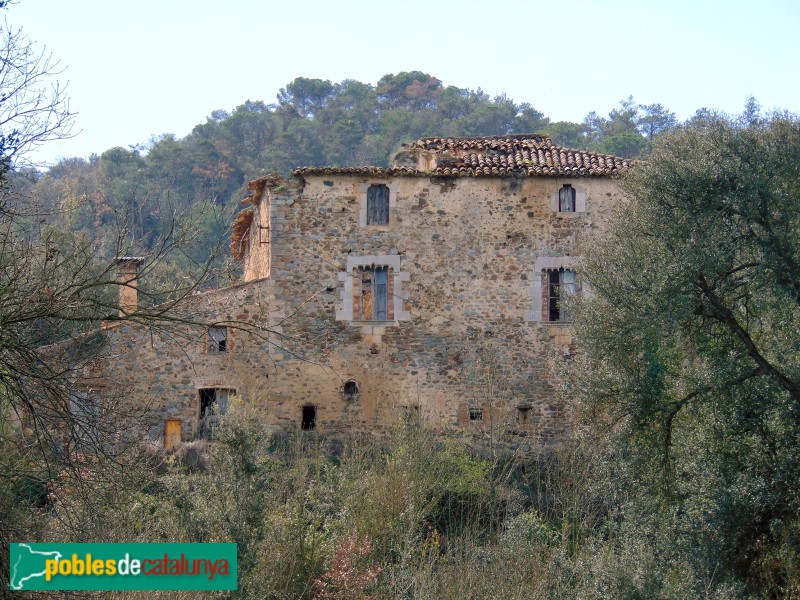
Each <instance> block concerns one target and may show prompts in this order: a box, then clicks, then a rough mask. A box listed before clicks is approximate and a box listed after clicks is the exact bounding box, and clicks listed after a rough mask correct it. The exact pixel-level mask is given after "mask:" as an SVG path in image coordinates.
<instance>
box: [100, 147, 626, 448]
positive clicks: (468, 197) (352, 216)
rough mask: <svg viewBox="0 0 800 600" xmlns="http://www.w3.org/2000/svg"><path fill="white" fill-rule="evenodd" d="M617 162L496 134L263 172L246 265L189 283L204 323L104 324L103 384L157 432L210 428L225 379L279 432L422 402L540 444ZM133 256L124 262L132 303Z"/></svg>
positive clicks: (447, 420)
mask: <svg viewBox="0 0 800 600" xmlns="http://www.w3.org/2000/svg"><path fill="white" fill-rule="evenodd" d="M627 167H628V163H627V161H626V160H624V159H621V158H617V157H612V156H607V155H602V154H595V153H590V152H583V151H578V150H570V149H565V148H559V147H557V146H555V145H553V143H552V141H551V140H550V138H549V137H548V136H546V135H507V136H498V137H482V138H447V139H444V138H427V139H422V140H419V141H417V142H415V143H413V144H409V145H407V146H406V147H405V148H404V149H403V151H402V152H401V153H400V154H399V155H398V156H397V158H396V160H395V162H394V163H393V166H391V167H388V168H378V167H349V168H322V167H305V168H299V169H297V170H295V171H294V172H293V173H292V176H291V177H290V178H289V179H288V180H286V181H283V180H282V179H281V178H279V177H278V176H268V177H263V178H261V179H257V180H255V181H253V182H251V183H250V190H251V192H252V193H251V195H250V196H249V197H248V198H247V199H246V200H245V201H244V202H245V204H246V207H245V208H244V209H243V210H242V211H241V212H240V213H239V215H238V217H237V219H236V221H235V223H234V225H233V234H232V242H231V249H232V253H233V255H234V257H236V258H237V259H240V260H242V261H243V263H244V279H243V282H242V283H240V284H237V285H234V286H231V287H227V288H222V289H217V290H212V291H210V292H206V293H203V294H199V295H197V296H194V297H192V298H191V299H190V303H191V304H192V305H193V306H194V307H195V309H197V310H202V311H204V314H205V315H206V318H210V319H211V321H210V322H213V323H215V326H213V327H210V328H208V329H205V330H202V331H200V330H196V329H194V330H190V331H187V335H186V337H185V339H184V341H182V342H180V343H176V341H175V339H174V336H166V335H162V334H161V333H160V332H158V331H155V332H154V331H152V330H150V329H148V328H147V327H145V326H143V325H136V324H135V323H126V322H122V323H119V324H115V325H113V326H109V327H108V328H106V337H107V339H108V342H109V344H110V346H111V347H112V348H113V349H114V351H113V355H114V358H113V360H105V361H104V362H103V364H102V365H101V370H102V380H103V381H104V382H105V383H104V384H103V385H102V386H99V388H100V389H99V390H98V391H99V392H100V393H103V392H104V389H110V390H115V389H116V390H125V393H126V394H128V395H129V396H130V399H131V400H132V401H136V402H139V403H141V404H142V405H146V406H148V407H149V409H150V410H149V415H150V416H149V419H150V420H149V423H150V435H151V436H153V437H157V438H164V439H165V440H166V443H167V445H168V446H171V445H172V444H174V443H176V442H177V441H179V440H181V439H182V440H191V439H195V438H197V437H198V436H200V437H202V436H209V435H213V427H214V422H215V419H216V418H217V416H218V415H219V414H221V413H224V412H225V411H226V409H227V404H228V400H229V398H230V397H231V396H232V395H234V394H236V395H239V396H241V397H243V398H244V401H245V402H248V403H253V404H254V405H256V406H258V407H259V409H260V410H261V411H262V413H263V418H264V420H265V422H267V423H269V424H271V425H274V426H276V427H279V428H282V429H285V430H298V429H306V430H311V429H313V430H316V431H319V432H322V433H329V434H333V435H336V434H337V433H342V432H345V431H352V430H360V431H364V430H381V429H382V428H386V427H388V426H391V425H392V424H393V423H396V422H397V420H398V419H401V418H402V417H403V415H404V414H407V413H408V412H409V411H413V413H414V414H418V415H419V418H420V419H421V420H422V422H423V423H424V424H425V425H426V426H428V427H430V428H432V429H434V430H462V431H464V432H466V433H470V432H473V433H480V432H483V433H486V432H487V431H490V430H492V431H494V432H496V433H497V434H498V435H499V434H509V433H511V434H520V433H521V434H524V435H526V436H527V437H528V439H529V440H531V443H533V444H539V445H543V444H547V443H549V442H551V441H553V440H556V439H558V437H559V436H560V435H561V434H562V433H563V429H564V427H565V425H566V424H567V422H568V419H569V414H568V410H566V409H565V407H563V406H559V405H558V403H557V402H556V401H555V400H554V396H553V393H552V383H553V382H552V380H551V378H552V377H553V376H554V375H553V369H552V366H553V365H554V364H555V363H557V362H559V361H563V360H565V359H568V358H569V357H570V356H571V355H572V353H573V352H574V348H573V345H572V330H571V327H570V314H569V297H570V296H571V295H572V294H576V293H580V272H579V269H578V268H577V267H578V265H579V256H578V254H577V253H578V248H579V247H580V243H581V241H582V240H583V239H585V238H586V236H587V234H590V233H595V232H598V231H599V232H602V230H603V229H604V228H606V227H607V223H608V219H609V217H610V213H611V210H612V208H613V207H614V205H615V204H617V203H618V202H620V200H621V195H620V191H619V189H618V186H617V182H616V177H617V176H618V175H619V174H620V173H621V172H622V171H623V170H624V169H626V168H627ZM137 265H138V261H137V259H135V258H127V259H123V260H122V261H121V264H120V276H121V277H123V278H124V279H125V282H126V283H129V284H130V285H127V286H124V287H122V289H123V290H126V293H127V294H128V297H126V298H122V299H121V302H122V303H123V309H124V310H127V311H132V310H135V306H136V298H135V293H134V294H133V297H131V295H130V294H131V290H133V291H134V292H135V283H136V281H135V278H136V266H137ZM242 325H247V327H242ZM253 330H255V331H256V332H259V333H260V334H259V335H253Z"/></svg>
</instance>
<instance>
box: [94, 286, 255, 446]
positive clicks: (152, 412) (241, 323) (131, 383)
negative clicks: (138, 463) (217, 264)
mask: <svg viewBox="0 0 800 600" xmlns="http://www.w3.org/2000/svg"><path fill="white" fill-rule="evenodd" d="M267 297H268V290H267V282H253V283H247V284H241V285H236V286H232V287H229V288H224V289H220V290H213V291H211V292H206V293H203V294H199V295H197V296H193V297H190V298H188V299H187V300H186V301H185V302H184V303H183V304H182V305H181V307H180V308H179V310H178V311H176V312H173V313H171V314H172V317H173V318H181V317H184V318H187V319H191V320H195V321H202V322H207V323H217V324H219V325H221V326H226V331H227V340H226V348H225V351H224V352H218V351H217V352H210V351H209V339H208V329H207V328H205V327H196V326H187V325H181V324H178V323H174V324H172V323H167V324H164V326H162V327H148V326H145V325H141V324H136V323H135V322H119V323H115V324H114V325H112V326H110V327H108V328H106V329H105V331H104V333H105V337H106V344H105V347H104V348H103V350H102V357H103V360H102V361H100V364H101V365H102V372H101V373H95V374H94V375H95V377H96V378H97V379H94V381H102V385H101V386H100V387H101V393H102V394H106V395H108V397H109V400H110V399H111V396H114V397H116V398H118V397H120V396H122V397H123V398H124V400H125V402H126V404H127V405H128V406H129V407H131V409H132V410H140V411H142V412H143V413H145V424H146V432H147V434H148V436H149V437H150V438H153V439H163V438H164V432H165V425H166V421H167V420H169V419H177V420H180V422H181V437H182V438H183V440H191V439H193V438H194V437H196V435H197V433H198V419H199V415H200V390H201V389H204V388H218V389H225V390H235V391H236V393H237V394H239V395H242V396H244V397H246V398H248V400H249V401H253V402H255V403H263V402H264V401H265V399H266V398H265V396H266V395H265V392H264V390H265V388H266V386H267V385H268V379H269V371H270V362H269V360H268V358H266V357H268V354H269V351H268V342H267V335H266V331H264V330H263V329H261V328H262V327H264V326H265V325H266V322H267V319H268V304H267ZM240 327H242V328H244V329H246V330H248V331H245V330H244V329H239V328H240ZM116 398H115V399H116Z"/></svg>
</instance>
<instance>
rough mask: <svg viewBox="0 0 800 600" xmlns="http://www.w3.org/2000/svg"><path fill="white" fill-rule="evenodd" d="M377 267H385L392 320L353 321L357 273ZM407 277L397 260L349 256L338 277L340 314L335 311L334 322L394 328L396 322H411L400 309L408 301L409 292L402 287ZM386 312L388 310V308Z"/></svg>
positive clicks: (380, 256) (407, 313)
mask: <svg viewBox="0 0 800 600" xmlns="http://www.w3.org/2000/svg"><path fill="white" fill-rule="evenodd" d="M376 267H388V268H389V278H388V288H389V289H388V291H387V296H388V301H389V303H390V304H389V306H390V307H391V311H390V314H391V317H392V318H390V319H387V320H386V321H372V320H370V319H366V320H365V319H355V318H354V313H355V311H354V308H355V293H356V285H355V281H356V273H355V271H358V270H362V269H370V268H373V269H374V268H376ZM409 278H410V274H409V273H408V272H406V271H401V270H400V256H399V255H398V254H392V255H378V256H348V257H347V267H346V270H345V271H344V272H340V273H339V281H341V282H342V283H344V285H343V286H342V288H341V298H342V310H338V311H336V320H337V321H349V322H351V323H353V324H364V325H383V326H396V325H398V324H399V321H410V320H411V314H410V313H409V312H408V311H407V310H404V309H403V304H404V302H405V301H406V300H407V299H408V292H407V291H406V290H404V289H403V283H404V282H406V281H409ZM387 308H388V307H387Z"/></svg>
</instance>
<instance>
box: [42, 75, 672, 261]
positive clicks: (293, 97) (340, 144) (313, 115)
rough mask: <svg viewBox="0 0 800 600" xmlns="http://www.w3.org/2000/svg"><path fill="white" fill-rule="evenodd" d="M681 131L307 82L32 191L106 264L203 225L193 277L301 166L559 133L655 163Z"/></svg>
mask: <svg viewBox="0 0 800 600" xmlns="http://www.w3.org/2000/svg"><path fill="white" fill-rule="evenodd" d="M676 123H677V121H676V118H675V115H674V114H673V113H671V112H669V111H668V110H667V109H665V108H664V107H663V106H661V105H660V104H651V105H647V106H644V105H640V104H637V103H636V102H635V101H634V100H633V98H631V97H629V98H628V99H627V100H623V101H622V102H621V103H620V106H619V108H617V109H615V110H613V111H611V113H610V114H609V115H608V117H601V116H599V115H598V114H596V113H595V112H591V113H589V114H588V115H587V116H586V118H585V119H584V121H583V122H581V123H571V122H564V121H560V122H552V121H551V120H550V119H549V118H548V117H547V116H546V115H544V114H543V113H542V112H541V111H539V110H537V109H536V108H534V106H532V105H531V104H529V103H527V102H523V103H516V102H514V101H513V100H511V99H510V98H508V97H507V96H505V95H504V94H501V95H498V96H494V97H492V96H490V95H488V94H486V93H485V92H483V91H481V89H480V88H478V89H477V90H469V89H462V88H458V87H455V86H446V85H444V84H443V83H442V81H440V80H439V79H437V78H436V77H433V76H431V75H429V74H427V73H422V72H419V71H412V72H402V73H398V74H389V75H385V76H384V77H382V78H381V79H380V80H379V81H378V83H377V85H371V84H367V83H362V82H360V81H355V80H352V79H348V80H344V81H342V82H340V83H332V82H331V81H328V80H321V79H308V78H304V77H298V78H296V79H295V80H294V81H292V82H291V83H289V84H288V85H286V87H285V88H282V89H281V90H280V91H279V92H278V94H277V102H276V103H273V104H266V103H265V102H263V101H260V100H257V101H250V100H248V101H247V102H245V103H244V104H242V105H240V106H238V107H236V108H235V109H233V110H232V111H226V110H215V111H213V112H212V113H211V115H210V116H209V117H208V118H207V120H206V122H205V123H201V124H199V125H197V126H196V127H195V128H194V130H193V131H192V132H191V133H190V134H189V135H187V136H186V137H184V138H178V137H176V136H175V135H172V134H164V135H161V136H159V137H156V138H153V139H151V140H150V141H149V142H148V143H146V144H143V145H140V146H135V147H130V148H121V147H116V148H110V149H108V150H105V151H103V152H101V153H99V154H96V155H92V156H91V157H90V158H89V159H88V160H86V159H83V158H69V159H65V160H62V161H60V162H59V163H57V164H55V165H53V166H52V167H51V168H50V169H49V170H48V171H47V172H46V173H28V175H31V174H32V175H34V181H33V182H32V183H29V184H27V189H28V192H29V194H28V195H29V197H30V198H32V199H33V204H34V205H35V206H36V207H37V209H38V210H39V211H40V213H39V215H38V216H39V220H40V221H41V222H42V225H43V226H55V227H57V228H59V229H67V230H70V231H72V232H75V233H78V234H81V235H85V236H89V237H90V238H91V239H93V240H94V241H95V244H96V248H97V251H98V252H99V253H101V254H107V253H109V252H110V251H111V250H112V249H114V248H116V247H117V246H118V245H119V244H118V243H117V242H118V239H119V237H120V235H122V236H123V237H125V239H126V240H128V243H129V245H130V246H131V251H132V252H141V253H147V252H148V251H151V250H152V248H153V246H154V245H155V244H157V243H158V240H160V239H163V236H164V234H165V231H168V229H169V227H170V226H171V223H172V222H173V219H174V218H175V215H181V218H183V219H185V218H187V216H190V217H195V218H196V220H197V236H196V240H195V242H196V243H195V247H194V249H192V250H189V251H187V256H186V257H185V263H184V264H181V265H178V267H177V268H179V269H180V268H188V267H189V266H191V264H192V263H194V262H202V261H204V260H206V259H207V258H208V257H209V255H210V254H211V253H212V248H214V247H215V244H216V243H218V242H220V241H221V240H224V239H225V238H226V237H227V227H228V225H229V224H230V222H231V216H232V214H233V213H234V212H235V211H236V210H237V207H238V205H239V201H240V200H241V199H242V198H243V197H244V195H245V187H246V184H247V182H248V181H250V180H252V179H255V178H256V177H259V176H261V175H263V174H266V173H271V172H278V173H282V174H284V175H286V174H288V173H289V172H290V171H291V170H292V169H293V168H295V167H297V166H313V165H331V166H352V165H379V166H381V165H387V164H389V162H390V160H391V157H392V156H393V154H394V153H395V152H396V151H397V149H398V148H399V147H400V144H402V143H404V142H408V141H412V140H415V139H418V138H421V137H426V136H484V135H501V134H508V133H531V132H546V133H549V134H550V135H551V136H552V138H553V140H554V142H555V143H557V144H559V145H562V146H567V147H573V148H581V149H588V150H595V151H600V152H605V153H609V154H615V155H619V156H625V157H633V156H638V155H640V154H641V153H642V152H646V151H647V149H648V148H649V146H650V141H651V140H652V138H653V137H654V136H656V135H658V134H659V132H661V131H663V130H665V129H667V128H669V127H671V126H674V125H675V124H676Z"/></svg>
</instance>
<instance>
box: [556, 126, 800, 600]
mask: <svg viewBox="0 0 800 600" xmlns="http://www.w3.org/2000/svg"><path fill="white" fill-rule="evenodd" d="M623 186H624V189H625V191H626V195H627V198H628V202H626V203H624V204H623V205H621V206H620V207H618V211H617V214H616V216H615V219H614V222H613V225H612V228H611V232H610V234H609V235H608V236H607V238H606V239H603V240H600V241H599V242H598V243H597V244H596V245H594V246H592V247H591V248H589V249H587V250H586V252H585V255H586V256H587V258H586V261H585V264H584V268H583V276H584V279H585V281H586V283H587V284H588V287H589V288H590V289H591V293H587V294H585V298H584V300H583V301H582V302H581V306H580V307H579V310H578V318H577V321H576V328H577V330H578V331H579V347H580V348H581V356H580V357H579V359H578V361H577V370H576V376H575V380H574V382H573V387H572V388H571V390H570V391H571V392H572V393H573V394H574V395H575V396H576V397H577V398H578V399H579V400H580V403H579V404H580V406H581V407H582V413H583V417H584V421H583V422H584V424H585V425H586V428H585V430H586V431H587V432H588V435H590V436H592V437H593V438H594V439H602V440H604V441H605V442H607V444H608V445H607V449H608V452H607V455H606V456H607V457H608V458H607V464H606V469H605V473H606V475H607V480H606V483H607V484H609V485H608V488H607V490H609V491H607V494H608V495H607V496H606V500H607V501H608V503H609V507H610V510H611V512H612V513H614V511H617V512H616V513H614V514H617V515H618V516H619V517H620V519H621V521H625V520H626V519H627V522H628V525H630V524H631V523H632V522H634V521H637V522H638V524H639V528H638V529H636V528H635V527H634V529H636V531H637V532H638V533H637V534H636V535H639V536H641V537H645V538H648V537H649V536H654V537H652V539H655V538H657V537H658V536H659V535H661V536H662V537H661V538H660V539H662V541H663V542H664V548H665V549H664V552H665V554H664V556H667V555H668V554H669V552H675V551H676V549H679V552H678V555H679V556H680V560H685V561H686V562H687V563H689V564H691V565H692V566H693V568H694V569H695V574H696V575H697V582H698V585H699V586H700V585H701V581H700V580H701V579H702V577H701V574H702V573H706V574H708V573H713V574H714V577H715V578H716V581H722V580H727V581H728V582H730V581H733V582H736V583H737V585H741V586H744V588H743V589H745V590H749V591H750V592H755V593H758V594H760V593H772V594H779V595H780V594H788V595H792V594H797V593H798V591H799V590H800V567H798V561H797V556H798V552H800V235H798V231H800V120H798V117H796V116H793V115H786V114H776V115H772V116H770V117H769V118H758V119H754V118H752V115H750V116H749V117H748V118H747V119H744V118H742V119H738V120H737V119H732V118H729V117H724V116H719V115H713V114H707V115H705V116H704V117H703V118H697V119H694V120H693V121H692V122H690V123H689V124H687V125H685V126H683V127H680V128H679V129H678V130H676V131H674V132H671V133H665V134H663V135H662V136H660V137H658V138H656V139H655V140H654V150H653V153H652V155H651V156H649V157H648V160H647V161H646V162H640V163H638V164H636V165H635V166H634V167H633V168H632V169H631V171H630V173H629V174H628V175H627V176H626V177H625V178H624V180H623ZM645 523H646V525H645ZM656 532H660V533H656ZM675 560H679V559H678V558H676V559H675Z"/></svg>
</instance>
